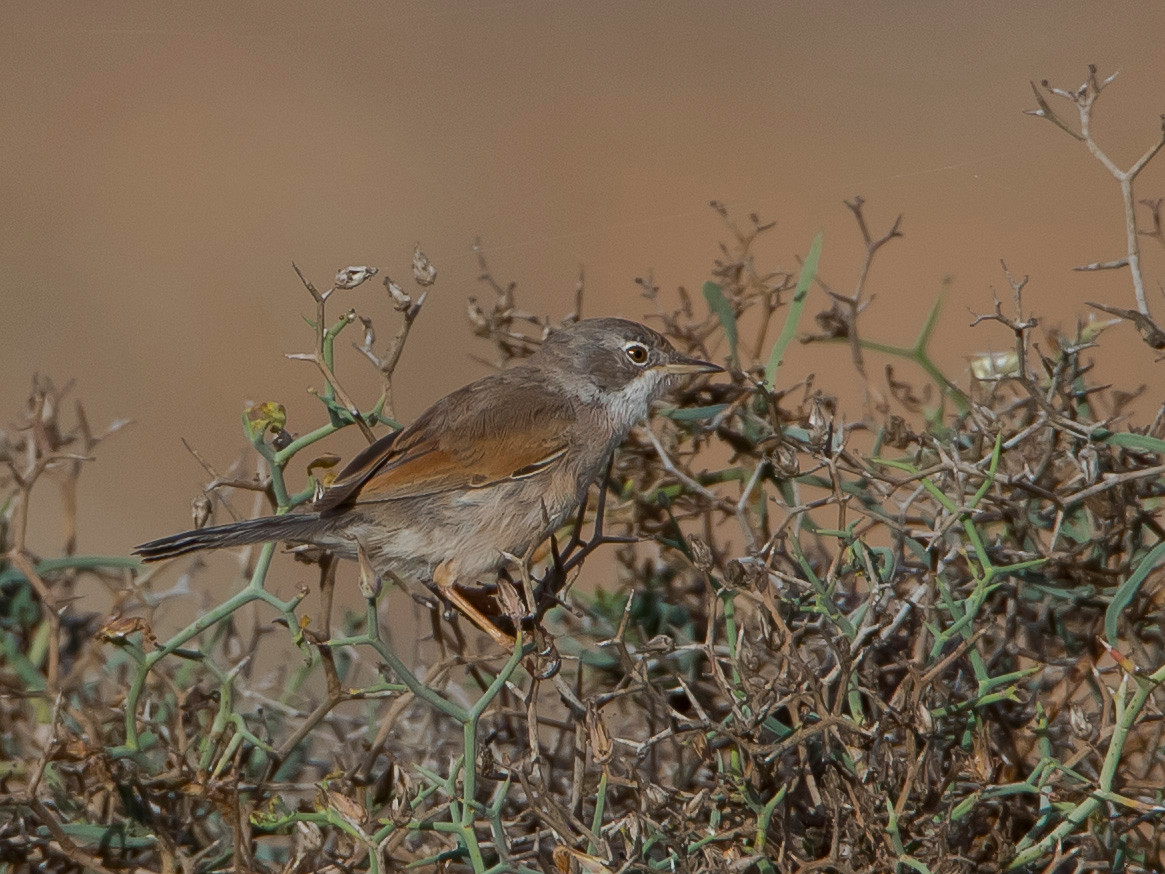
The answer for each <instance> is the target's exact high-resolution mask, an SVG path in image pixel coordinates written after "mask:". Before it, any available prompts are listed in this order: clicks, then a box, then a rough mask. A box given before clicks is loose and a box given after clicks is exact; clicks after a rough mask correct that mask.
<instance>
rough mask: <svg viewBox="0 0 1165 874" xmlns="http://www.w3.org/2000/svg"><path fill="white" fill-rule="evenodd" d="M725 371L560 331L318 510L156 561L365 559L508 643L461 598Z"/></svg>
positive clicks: (261, 521) (593, 330) (560, 518)
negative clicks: (642, 428)
mask: <svg viewBox="0 0 1165 874" xmlns="http://www.w3.org/2000/svg"><path fill="white" fill-rule="evenodd" d="M720 370H723V368H721V367H719V366H717V365H715V364H712V363H710V362H708V361H703V360H701V359H698V358H691V357H688V356H686V355H682V354H681V353H679V352H678V351H677V350H676V349H675V347H674V346H672V344H671V343H670V342H669V341H668V340H667V338H665V337H664V336H663V335H662V334H660V333H659V332H657V331H655V330H653V329H651V328H649V327H647V326H645V325H642V324H639V323H638V322H634V321H629V320H626V319H619V318H594V319H583V320H579V321H576V322H574V323H571V324H569V325H567V326H565V327H562V328H560V329H558V330H556V331H553V332H551V333H550V334H549V335H548V336H547V337H546V338H545V340H544V341H543V342H542V344H541V346H540V347H539V348H538V350H537V351H535V352H534V353H533V354H532V355H530V356H529V357H528V358H525V359H523V360H522V361H520V362H519V363H518V364H516V365H514V366H512V367H510V368H508V369H505V370H501V371H499V372H497V373H494V374H491V375H489V376H486V377H484V378H482V379H479V380H477V381H475V382H472V383H470V384H469V385H466V386H463V387H462V388H459V389H457V390H455V391H453V392H452V393H450V394H448V395H446V396H445V397H443V398H441V399H440V400H438V401H437V402H436V403H434V404H433V405H432V406H431V407H429V408H428V409H427V410H426V411H425V412H423V413H422V414H421V415H420V416H419V417H418V418H417V419H416V420H415V421H414V422H412V423H411V424H410V425H407V426H405V427H404V428H402V429H399V430H397V431H394V432H392V433H389V434H387V435H385V436H384V437H381V438H380V439H378V440H377V441H375V442H374V443H371V444H370V445H369V446H367V447H366V448H365V449H364V450H363V451H362V452H360V453H359V454H358V455H356V456H355V457H354V458H353V459H352V460H351V462H349V464H348V465H347V466H346V467H345V468H343V470H341V472H340V473H339V474H338V475H337V476H336V478H335V480H333V481H332V483H331V484H330V485H329V486H328V487H327V488H326V489H324V490H323V492H322V494H321V495H320V496H319V497H318V498H317V499H316V500H315V501H314V502H313V503H312V504H311V505H310V507H309V508H306V509H303V510H300V509H296V510H294V511H292V512H289V513H285V514H282V515H275V516H265V517H262V518H257V519H250V520H245V521H239V522H230V523H227V524H224V525H215V526H213V527H207V528H199V529H195V530H192V531H185V532H182V533H179V534H173V535H170V536H168V537H162V538H160V539H158V540H152V541H150V542H148V543H143V544H142V545H140V546H138V547H137V548H136V549H135V550H134V552H135V554H136V555H139V556H141V557H142V559H143V560H144V561H148V562H150V561H160V560H163V559H169V558H173V557H175V556H180V555H184V554H186V553H190V552H195V551H198V550H204V549H218V548H222V547H231V546H242V545H245V544H252V543H262V542H267V541H285V542H289V543H293V544H314V545H316V546H319V547H323V548H325V549H328V550H330V551H332V552H333V553H335V554H337V555H340V556H342V557H345V558H349V559H358V560H359V559H360V554H361V553H362V552H363V553H364V554H365V555H366V556H367V559H368V561H369V562H370V564H371V566H372V569H373V570H374V571H375V572H376V573H377V574H378V575H380V576H382V577H383V576H389V577H390V578H392V577H395V578H398V579H404V580H410V579H411V580H415V581H419V582H422V583H425V584H426V585H430V586H431V587H433V588H435V589H436V590H437V591H438V592H440V593H441V594H442V596H443V597H444V598H445V599H446V600H447V601H449V602H450V603H451V604H453V606H454V607H456V608H457V609H459V610H460V611H461V612H462V613H463V614H464V615H465V616H466V617H467V618H468V619H470V620H471V621H472V622H473V623H474V624H475V625H477V626H478V627H479V628H481V629H482V630H483V631H485V632H486V633H487V634H489V635H490V636H491V637H493V638H494V640H496V641H497V642H498V643H499V644H501V645H503V646H506V645H507V642H508V644H509V645H510V646H512V643H513V641H512V639H511V638H508V637H507V636H506V635H504V634H503V633H502V632H501V630H500V629H498V628H497V626H495V625H494V624H493V623H492V622H490V621H489V620H488V619H487V618H486V617H485V616H484V614H482V613H481V611H480V610H479V609H478V608H477V607H476V606H475V605H474V604H473V603H472V601H470V600H468V599H467V598H466V597H465V596H464V594H462V592H461V591H460V589H461V588H462V587H472V586H473V585H474V584H476V583H479V582H481V581H483V580H486V579H488V578H489V577H490V576H491V575H492V576H493V578H494V579H496V578H497V575H498V574H500V573H502V572H503V570H504V569H505V568H506V567H507V565H508V563H509V562H510V561H512V558H513V557H514V556H518V557H521V556H528V555H529V554H531V552H532V551H533V549H534V548H535V547H537V546H539V545H540V544H542V543H545V542H546V541H547V540H548V539H549V538H550V536H551V535H552V534H553V533H554V532H555V531H557V530H558V529H559V528H561V526H562V525H563V524H564V523H565V522H566V520H567V519H568V518H569V517H570V516H571V514H572V513H573V512H575V511H576V509H577V508H578V506H579V505H580V503H581V502H582V501H583V500H584V498H585V496H586V493H587V491H588V489H589V488H590V486H591V484H592V483H594V482H596V481H597V480H598V479H599V477H600V476H601V475H602V474H603V473H604V472H605V471H606V469H607V465H608V462H609V460H610V458H611V456H612V453H613V452H614V451H615V449H616V447H618V446H619V444H620V443H622V442H623V440H624V439H625V438H626V437H627V435H628V433H629V432H630V430H631V429H632V428H633V427H634V426H635V425H636V424H638V423H639V422H641V421H642V420H644V419H645V418H646V417H647V415H648V413H649V410H650V407H651V405H652V404H653V403H654V402H655V401H656V400H658V399H660V398H661V397H663V396H664V395H665V394H666V393H667V392H668V391H669V390H670V389H672V388H673V387H675V386H676V385H677V384H678V383H679V382H680V381H681V380H682V379H683V378H685V377H690V376H694V375H697V374H709V373H715V372H717V371H720Z"/></svg>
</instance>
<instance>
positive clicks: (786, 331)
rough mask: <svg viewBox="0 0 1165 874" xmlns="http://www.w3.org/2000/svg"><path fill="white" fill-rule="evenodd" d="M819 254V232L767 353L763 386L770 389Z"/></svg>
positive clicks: (815, 267) (795, 325) (799, 315)
mask: <svg viewBox="0 0 1165 874" xmlns="http://www.w3.org/2000/svg"><path fill="white" fill-rule="evenodd" d="M820 256H821V233H820V232H818V234H817V236H816V237H814V238H813V245H811V246H810V247H809V254H808V255H807V256H806V258H805V263H804V264H803V265H801V278H800V279H798V280H797V290H796V291H794V292H793V302H792V303H791V304H790V305H789V314H788V315H787V316H785V324H784V327H782V328H781V333H780V336H778V337H777V342H775V343H774V344H773V351H772V352H770V353H769V363H768V364H767V365H766V366H765V388H768V389H772V388H773V386H774V385H776V381H777V368H779V367H780V366H781V361H782V360H783V358H784V356H785V349H786V347H788V345H789V343H790V342H791V341H792V339H793V335H794V334H795V333H797V323H798V322H799V321H800V320H801V312H802V311H803V310H804V309H805V298H806V297H808V296H809V286H810V285H812V283H813V277H814V276H816V275H817V259H818V258H819V257H820Z"/></svg>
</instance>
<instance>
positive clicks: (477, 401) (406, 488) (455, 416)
mask: <svg viewBox="0 0 1165 874" xmlns="http://www.w3.org/2000/svg"><path fill="white" fill-rule="evenodd" d="M486 382H490V383H492V384H491V385H490V390H486V391H483V390H482V384H483V383H486ZM527 392H528V384H526V392H523V394H524V395H525V396H524V397H522V398H521V399H520V400H519V402H517V403H514V401H515V400H516V399H515V397H514V385H513V383H511V381H510V380H500V379H497V378H488V379H487V380H483V381H481V382H479V383H474V384H473V385H470V386H466V387H465V388H463V389H460V390H458V391H456V392H454V393H453V394H451V395H448V396H446V397H445V398H442V399H441V400H440V401H438V402H437V403H436V404H434V405H433V406H432V407H430V408H429V410H427V411H426V412H425V413H424V414H422V415H421V417H420V418H419V419H417V421H416V422H414V423H413V424H412V425H410V426H409V427H407V428H404V429H403V430H401V431H396V432H394V433H392V434H388V435H386V436H384V437H382V438H380V440H378V441H376V442H375V443H373V444H372V445H370V446H368V447H367V448H366V449H365V450H364V451H363V452H361V453H360V454H359V455H357V456H356V457H355V458H353V459H352V461H351V462H350V463H349V464H348V466H347V467H345V468H344V469H343V470H342V471H341V472H340V474H339V475H338V476H337V477H336V479H335V481H334V482H333V483H332V485H331V486H330V487H329V488H328V490H327V491H325V492H324V494H323V495H322V496H321V497H320V499H319V500H318V501H317V502H316V504H315V509H316V510H317V511H319V512H322V513H326V512H328V511H331V510H340V509H347V508H348V507H350V506H352V505H354V504H365V503H375V502H381V501H395V500H400V499H402V498H416V497H421V496H423V495H431V494H436V493H438V492H446V491H467V490H470V489H480V488H485V487H486V486H490V485H494V484H496V483H500V482H504V481H506V480H517V479H523V478H526V477H530V476H534V475H535V474H537V473H540V472H542V471H545V470H548V469H549V468H551V467H553V466H554V465H555V464H557V463H558V462H560V461H561V460H562V459H563V457H564V456H565V455H566V453H567V450H568V448H569V437H568V434H569V429H570V425H571V424H573V422H574V416H573V414H572V412H571V409H570V406H569V404H567V403H566V402H565V401H562V400H561V399H560V398H553V397H552V396H551V394H550V392H549V391H547V392H546V396H545V397H540V398H539V400H540V402H539V403H536V404H531V403H530V397H529V395H528V393H527ZM535 410H536V413H534V411H535ZM532 413H533V414H532Z"/></svg>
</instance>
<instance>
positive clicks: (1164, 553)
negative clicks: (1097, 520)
mask: <svg viewBox="0 0 1165 874" xmlns="http://www.w3.org/2000/svg"><path fill="white" fill-rule="evenodd" d="M1162 557H1165V540H1163V541H1162V542H1160V543H1158V544H1157V545H1156V546H1154V547H1153V548H1152V549H1151V550H1149V554H1148V555H1146V556H1145V557H1144V558H1143V559H1142V560H1141V563H1140V564H1139V565H1137V569H1136V570H1135V571H1133V574H1132V576H1130V577H1129V578H1128V579H1127V580H1125V581H1124V582H1123V583H1121V585H1120V588H1119V589H1117V590H1116V594H1115V595H1113V596H1112V603H1110V604H1109V605H1108V609H1107V610H1105V611H1104V636H1105V637H1106V638H1107V639H1108V643H1109V646H1112V647H1114V648H1115V647H1116V643H1117V623H1118V622H1119V621H1120V615H1121V613H1122V612H1123V611H1124V609H1125V607H1127V606H1129V603H1130V602H1131V601H1132V600H1133V597H1134V596H1135V595H1136V594H1137V590H1138V589H1139V588H1140V587H1141V583H1143V582H1144V581H1145V577H1147V576H1148V575H1149V571H1151V570H1153V568H1155V567H1156V566H1157V563H1158V562H1159V561H1161V559H1162Z"/></svg>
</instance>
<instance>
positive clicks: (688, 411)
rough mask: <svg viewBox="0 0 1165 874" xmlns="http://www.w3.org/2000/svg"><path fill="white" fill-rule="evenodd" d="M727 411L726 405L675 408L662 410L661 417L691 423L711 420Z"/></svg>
mask: <svg viewBox="0 0 1165 874" xmlns="http://www.w3.org/2000/svg"><path fill="white" fill-rule="evenodd" d="M727 409H728V404H712V405H711V406H710V407H682V408H681V407H676V408H675V409H671V410H664V411H663V415H665V416H667V417H668V418H669V419H672V420H674V421H676V422H691V421H695V420H698V419H712V418H715V417H716V416H718V415H720V414H721V413H723V412H724V411H725V410H727Z"/></svg>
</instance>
